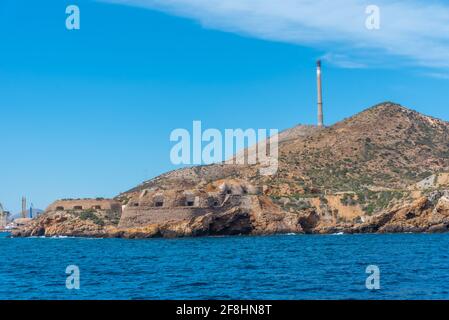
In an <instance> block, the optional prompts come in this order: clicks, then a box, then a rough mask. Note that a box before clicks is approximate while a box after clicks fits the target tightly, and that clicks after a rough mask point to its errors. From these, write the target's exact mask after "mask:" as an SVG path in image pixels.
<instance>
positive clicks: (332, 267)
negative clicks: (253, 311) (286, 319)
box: [0, 233, 449, 299]
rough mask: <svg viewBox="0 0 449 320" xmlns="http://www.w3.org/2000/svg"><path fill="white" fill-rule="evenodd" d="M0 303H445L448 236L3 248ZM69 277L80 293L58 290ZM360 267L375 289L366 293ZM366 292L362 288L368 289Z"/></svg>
mask: <svg viewBox="0 0 449 320" xmlns="http://www.w3.org/2000/svg"><path fill="white" fill-rule="evenodd" d="M0 253H1V254H0V299H449V234H433V235H431V234H395V235H278V236H260V237H246V236H245V237H244V236H237V237H208V238H190V239H150V240H125V239H87V238H27V239H16V238H10V237H9V236H8V234H6V233H2V234H0ZM69 265H75V266H77V267H78V268H79V271H80V274H79V280H80V281H79V284H80V288H79V289H78V290H77V289H72V290H69V289H67V287H66V279H67V277H68V276H69V275H67V274H66V268H67V266H69ZM370 265H374V266H377V267H378V268H379V272H380V274H379V284H380V289H378V290H376V289H374V290H370V289H367V287H366V279H367V277H369V276H370V274H368V273H366V268H367V267H368V266H370ZM370 283H371V282H370Z"/></svg>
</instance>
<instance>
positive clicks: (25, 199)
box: [22, 197, 27, 218]
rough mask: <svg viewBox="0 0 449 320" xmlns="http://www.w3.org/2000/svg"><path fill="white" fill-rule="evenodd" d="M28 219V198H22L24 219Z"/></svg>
mask: <svg viewBox="0 0 449 320" xmlns="http://www.w3.org/2000/svg"><path fill="white" fill-rule="evenodd" d="M26 217H27V198H25V197H22V218H26Z"/></svg>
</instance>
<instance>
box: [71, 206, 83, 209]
mask: <svg viewBox="0 0 449 320" xmlns="http://www.w3.org/2000/svg"><path fill="white" fill-rule="evenodd" d="M73 210H83V206H74V207H73Z"/></svg>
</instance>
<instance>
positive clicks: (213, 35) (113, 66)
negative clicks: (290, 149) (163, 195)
mask: <svg viewBox="0 0 449 320" xmlns="http://www.w3.org/2000/svg"><path fill="white" fill-rule="evenodd" d="M119 2H120V1H119ZM68 4H77V5H78V6H79V7H80V10H81V29H80V30H76V31H68V30H66V28H65V18H66V14H65V8H66V6H67V5H68ZM201 19H204V16H202V17H201ZM201 19H199V18H197V17H195V16H189V15H188V14H176V15H175V14H173V11H172V10H161V9H160V8H158V10H157V11H155V10H153V9H152V7H151V6H150V7H145V8H142V7H133V6H126V5H121V4H111V3H107V2H96V1H87V0H86V1H84V0H76V1H75V0H74V1H72V2H66V1H50V0H46V1H24V0H2V1H1V2H0V153H1V156H0V202H1V203H3V205H4V206H5V207H6V209H9V210H11V211H13V212H17V211H18V210H19V208H20V198H21V196H22V195H26V196H27V197H28V199H29V200H30V201H32V202H33V203H34V205H35V207H39V208H45V207H46V206H47V205H48V204H49V203H51V202H52V201H53V200H55V199H58V198H67V197H97V196H104V197H112V196H115V195H116V194H118V193H119V192H122V191H126V190H127V189H129V188H131V187H133V186H135V185H137V184H139V183H141V182H142V181H144V180H146V179H149V178H151V177H154V176H156V175H158V174H160V173H163V172H165V171H167V170H171V169H173V168H174V166H173V165H172V164H171V162H170V158H169V151H170V148H171V147H172V145H173V144H172V143H171V142H170V141H169V135H170V132H171V131H172V130H173V129H175V128H187V129H188V128H191V126H192V121H193V120H201V121H202V123H203V127H207V128H218V129H225V128H278V129H285V128H288V127H292V126H294V125H296V124H298V123H314V122H315V119H316V106H315V105H316V103H315V102H316V89H315V85H316V83H315V69H314V68H315V61H316V59H317V58H319V57H321V56H323V55H326V54H327V53H328V49H329V48H328V47H323V46H321V45H319V41H318V42H315V43H304V44H302V43H300V42H301V41H288V40H287V41H284V40H283V39H281V40H279V41H278V40H277V39H265V38H264V37H258V36H254V35H253V34H251V33H250V32H229V31H230V30H229V27H225V28H220V27H217V26H212V27H208V26H207V25H205V24H204V23H200V22H199V21H201ZM231 31H232V30H231ZM317 43H318V44H317ZM345 47H346V48H347V50H348V52H349V51H351V50H352V48H351V46H345V45H342V46H341V47H340V49H339V54H341V53H345V51H344V50H345V49H344V48H345ZM380 55H381V53H379V56H380ZM409 58H410V57H409ZM420 58H422V57H420ZM421 60H422V59H421ZM385 61H388V63H385V66H382V64H379V63H377V64H376V63H373V64H372V65H370V63H369V62H367V63H366V64H365V65H364V66H363V67H360V68H356V67H354V66H350V67H348V66H347V65H346V67H345V65H344V64H338V63H332V61H329V63H326V61H325V62H324V67H323V69H324V76H323V77H324V102H325V117H326V118H325V121H326V122H327V124H331V123H334V122H336V121H338V120H341V119H342V118H344V117H348V116H350V115H352V114H354V113H356V112H359V111H361V110H363V109H365V108H367V107H369V106H371V105H373V104H376V103H378V102H381V101H385V100H391V101H395V102H398V103H401V104H403V105H405V106H407V107H410V108H413V109H416V110H418V111H420V112H423V113H426V114H429V115H433V116H435V117H439V118H442V119H445V120H449V104H448V101H449V80H448V79H447V77H446V76H445V75H444V74H445V72H446V71H447V69H445V68H446V67H445V66H443V67H439V66H435V67H432V68H430V67H429V66H428V65H429V63H427V64H426V63H424V64H423V63H413V62H409V63H407V64H403V63H398V64H397V66H396V65H395V64H396V62H399V61H403V60H402V57H401V56H400V53H398V55H395V54H393V55H387V54H385ZM430 74H432V75H434V76H430ZM435 75H437V76H435ZM440 75H441V76H440Z"/></svg>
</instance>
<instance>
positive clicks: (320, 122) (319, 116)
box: [316, 60, 324, 127]
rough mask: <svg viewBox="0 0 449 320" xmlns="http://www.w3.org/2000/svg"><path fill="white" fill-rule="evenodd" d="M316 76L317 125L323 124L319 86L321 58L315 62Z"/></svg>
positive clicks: (321, 97)
mask: <svg viewBox="0 0 449 320" xmlns="http://www.w3.org/2000/svg"><path fill="white" fill-rule="evenodd" d="M316 77H317V90H318V127H322V126H324V119H323V118H324V117H323V91H322V86H321V60H318V61H317V63H316Z"/></svg>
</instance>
